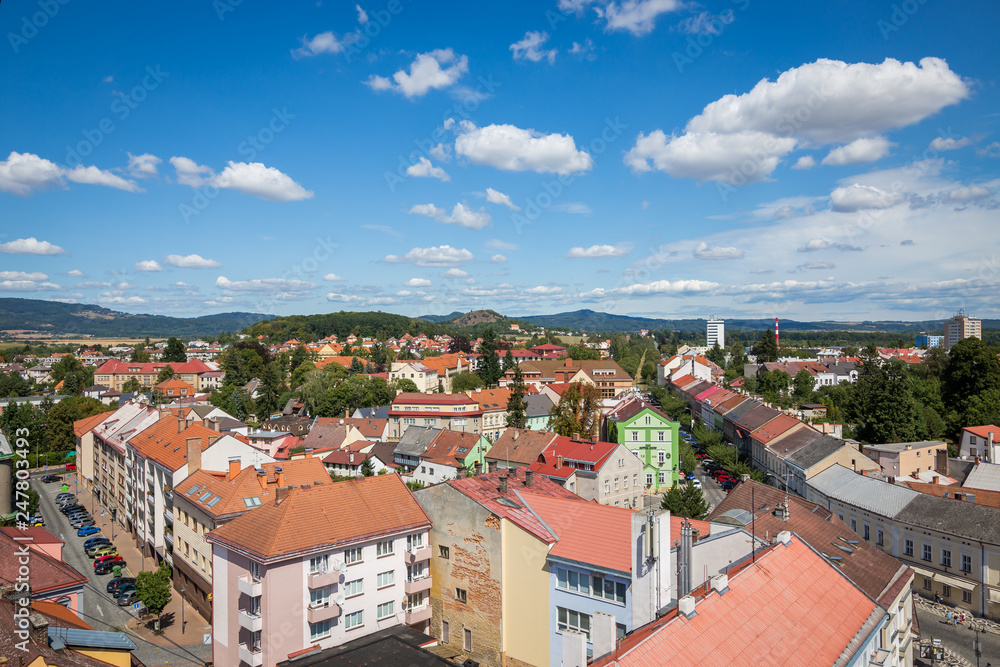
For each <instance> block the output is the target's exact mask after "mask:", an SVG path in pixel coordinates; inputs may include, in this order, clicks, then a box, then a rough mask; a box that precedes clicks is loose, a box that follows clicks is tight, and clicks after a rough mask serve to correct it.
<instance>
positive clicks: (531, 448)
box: [486, 428, 558, 466]
mask: <svg viewBox="0 0 1000 667" xmlns="http://www.w3.org/2000/svg"><path fill="white" fill-rule="evenodd" d="M557 437H558V436H557V435H556V434H555V433H553V432H551V431H529V430H526V429H519V428H508V429H507V430H505V431H504V432H503V434H501V436H500V437H499V438H497V441H496V442H495V443H493V446H492V447H491V448H490V451H488V452H486V460H487V461H496V462H498V463H499V462H501V461H503V462H505V463H511V464H514V465H525V466H527V465H532V464H533V463H535V462H536V461H537V460H538V457H539V456H540V455H541V453H542V452H544V451H545V449H546V448H547V447H548V446H549V445H550V444H552V442H553V441H554V440H555V439H556V438H557Z"/></svg>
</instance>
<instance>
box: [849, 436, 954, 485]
mask: <svg viewBox="0 0 1000 667" xmlns="http://www.w3.org/2000/svg"><path fill="white" fill-rule="evenodd" d="M862 451H863V452H864V454H865V456H867V457H868V458H870V459H871V460H872V461H875V462H876V463H878V464H879V466H880V467H881V469H882V474H883V475H885V476H886V477H916V476H917V475H918V474H919V473H920V472H921V471H925V470H926V471H931V470H934V469H935V468H937V467H939V463H938V458H939V457H942V456H943V457H944V458H943V459H942V461H943V463H944V467H945V471H946V472H947V460H946V459H947V457H948V445H946V444H945V443H944V442H941V441H940V440H927V441H924V442H894V443H889V444H884V445H864V446H863V447H862Z"/></svg>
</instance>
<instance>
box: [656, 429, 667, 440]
mask: <svg viewBox="0 0 1000 667" xmlns="http://www.w3.org/2000/svg"><path fill="white" fill-rule="evenodd" d="M665 438H666V436H665V434H664V433H663V431H657V432H656V439H657V440H658V441H659V442H663V441H664V440H665Z"/></svg>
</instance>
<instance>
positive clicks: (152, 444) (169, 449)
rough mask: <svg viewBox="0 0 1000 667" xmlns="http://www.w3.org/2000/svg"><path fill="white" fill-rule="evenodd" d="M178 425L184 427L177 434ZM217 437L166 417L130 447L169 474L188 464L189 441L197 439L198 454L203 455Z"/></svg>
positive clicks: (208, 429)
mask: <svg viewBox="0 0 1000 667" xmlns="http://www.w3.org/2000/svg"><path fill="white" fill-rule="evenodd" d="M178 423H181V424H184V425H185V428H184V430H183V431H181V432H180V433H178V432H177V428H178ZM219 437H220V436H219V434H218V433H216V432H215V431H213V430H212V429H210V428H206V427H204V426H202V425H201V424H191V425H187V422H184V421H181V420H179V419H177V417H173V416H170V415H167V416H164V417H163V418H161V419H160V420H159V421H158V422H156V423H155V424H153V425H152V426H150V427H149V428H147V429H146V430H144V431H142V432H140V433H138V434H136V435H135V436H133V437H132V439H131V440H129V444H130V445H132V446H133V447H135V448H136V450H137V451H138V452H139V454H141V455H142V456H144V457H146V458H148V459H152V460H154V461H156V462H157V463H159V464H160V465H162V466H163V467H165V468H167V469H168V470H178V469H180V467H181V466H183V465H184V464H185V463H187V439H188V438H199V439H200V441H201V450H202V451H205V450H206V449H208V447H209V445H211V444H212V443H213V442H215V441H216V440H218V439H219Z"/></svg>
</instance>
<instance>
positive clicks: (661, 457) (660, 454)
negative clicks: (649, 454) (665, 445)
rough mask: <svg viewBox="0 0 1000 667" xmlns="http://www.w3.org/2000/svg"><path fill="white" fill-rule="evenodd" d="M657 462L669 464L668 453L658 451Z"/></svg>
mask: <svg viewBox="0 0 1000 667" xmlns="http://www.w3.org/2000/svg"><path fill="white" fill-rule="evenodd" d="M656 462H657V463H659V464H660V465H663V464H664V463H666V462H667V453H666V452H665V451H663V450H662V449H658V450H656Z"/></svg>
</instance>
